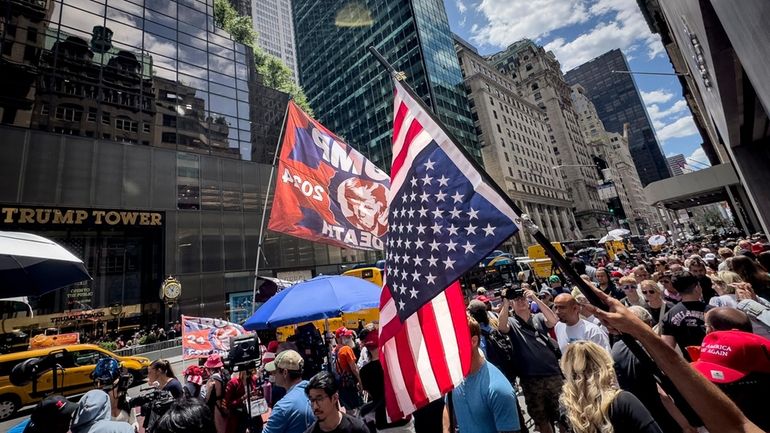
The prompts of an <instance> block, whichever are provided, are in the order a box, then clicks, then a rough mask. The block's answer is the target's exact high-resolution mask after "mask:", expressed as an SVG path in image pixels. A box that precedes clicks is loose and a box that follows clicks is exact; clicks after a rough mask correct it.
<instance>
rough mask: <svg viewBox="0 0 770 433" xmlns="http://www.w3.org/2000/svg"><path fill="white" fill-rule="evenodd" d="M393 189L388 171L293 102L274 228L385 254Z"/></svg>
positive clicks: (281, 160) (275, 201) (283, 147)
mask: <svg viewBox="0 0 770 433" xmlns="http://www.w3.org/2000/svg"><path fill="white" fill-rule="evenodd" d="M389 188H390V180H389V178H388V175H387V174H386V173H385V172H383V171H382V170H380V169H379V168H377V166H375V165H374V164H372V163H371V162H369V160H368V159H366V158H364V156H363V155H361V154H360V153H358V152H357V151H356V150H355V149H353V148H352V147H350V146H348V145H347V144H345V142H343V141H342V140H340V139H339V137H337V136H336V135H334V134H333V133H332V132H331V131H329V130H328V129H326V128H325V127H324V126H323V125H321V124H320V123H318V122H316V121H315V120H313V119H312V118H310V116H308V115H307V114H305V112H303V111H302V110H301V109H300V108H299V107H298V106H297V105H296V104H295V103H294V101H290V102H289V108H288V113H287V119H286V132H285V133H284V136H283V143H282V145H281V153H280V158H279V162H278V177H277V179H276V187H275V196H274V198H273V207H272V209H271V211H270V222H269V223H268V226H267V228H268V229H269V230H273V231H276V232H280V233H286V234H289V235H292V236H296V237H298V238H302V239H308V240H311V241H317V242H323V243H327V244H332V245H337V246H340V247H345V248H355V249H362V250H382V249H383V240H382V239H383V238H384V236H385V234H386V233H387V231H388V201H387V200H388V190H389Z"/></svg>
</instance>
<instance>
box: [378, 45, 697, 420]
mask: <svg viewBox="0 0 770 433" xmlns="http://www.w3.org/2000/svg"><path fill="white" fill-rule="evenodd" d="M369 52H370V53H372V55H374V57H375V58H376V59H377V61H379V62H380V64H381V65H382V66H383V67H384V68H385V69H387V71H388V73H389V74H390V75H391V77H393V79H395V80H397V81H401V82H402V84H403V86H404V90H406V92H407V93H409V95H410V96H411V97H412V98H413V99H414V101H415V102H416V103H417V104H419V105H420V107H421V108H422V109H423V110H424V111H425V112H426V113H428V114H429V115H430V116H431V117H433V119H434V120H435V122H436V124H437V125H438V127H439V128H441V130H442V131H443V132H444V133H445V134H446V135H447V137H449V139H450V140H452V142H454V143H460V141H459V140H457V139H456V138H455V136H454V134H452V133H451V131H449V130H447V128H446V127H445V126H444V124H443V123H442V122H441V121H440V120H438V119H436V116H435V114H434V113H433V110H432V109H431V108H430V107H428V106H427V105H426V104H425V102H423V100H422V98H420V97H419V96H418V95H417V94H416V93H415V92H414V90H413V89H412V88H411V87H410V86H409V84H407V83H406V81H405V78H406V75H405V74H404V73H403V72H398V71H396V69H395V68H394V67H393V65H391V64H390V63H389V62H388V61H387V60H386V59H385V57H383V56H382V54H380V53H379V51H377V49H376V48H375V47H374V46H370V47H369ZM457 149H458V150H459V151H460V152H462V154H463V156H465V158H466V159H467V160H468V162H469V163H470V164H471V165H472V166H473V167H474V168H475V169H476V171H477V172H478V173H479V175H480V176H481V178H482V180H483V181H484V183H486V184H487V185H489V186H490V187H491V188H492V189H493V190H494V191H495V192H496V193H497V194H498V195H499V196H500V197H501V198H502V199H503V200H504V201H505V203H506V204H507V205H508V206H509V207H510V208H511V209H513V211H514V213H516V215H518V216H519V218H520V221H517V224H518V225H519V226H520V227H522V228H524V229H526V230H527V231H528V232H529V234H530V235H531V236H532V237H533V238H534V239H535V240H536V241H537V243H538V244H540V246H542V247H543V249H544V250H545V252H546V253H547V254H548V256H550V257H551V260H552V261H553V262H554V263H556V265H557V266H558V267H559V268H561V270H562V272H564V273H565V274H566V275H567V276H568V277H569V278H570V279H571V280H572V282H573V284H575V285H576V286H577V287H578V289H579V290H580V292H581V293H582V294H583V295H584V296H585V297H586V299H588V301H589V302H590V303H591V304H592V305H594V306H596V307H597V308H601V309H602V310H605V311H606V310H607V309H608V307H607V305H606V304H604V302H603V301H602V300H601V298H599V296H598V295H597V294H596V293H595V292H594V290H593V289H592V288H591V287H589V285H588V283H587V282H586V281H584V280H583V279H582V278H580V275H578V273H577V271H575V269H574V268H573V267H572V265H571V264H570V263H569V262H568V261H567V259H566V258H565V257H564V256H562V255H561V253H559V251H558V250H557V249H556V248H555V247H554V246H553V245H552V244H551V242H550V241H549V240H548V239H547V238H546V237H545V235H544V234H543V233H542V232H541V231H540V228H539V227H538V226H537V225H536V224H535V223H534V222H533V221H532V220H531V219H530V217H529V215H527V214H525V213H523V212H522V211H521V209H520V208H519V207H518V206H517V205H516V203H515V202H514V201H513V200H512V199H511V198H510V197H509V196H508V194H507V193H506V192H505V191H503V189H502V188H500V186H499V185H498V184H497V182H495V181H494V180H493V179H492V178H491V177H490V176H489V174H488V173H487V172H486V171H485V170H484V169H483V168H482V167H481V166H480V165H479V164H478V163H477V162H476V160H475V159H474V158H473V156H472V155H470V154H469V153H468V151H467V150H466V149H465V148H464V147H463V146H462V145H457ZM620 337H621V339H622V340H623V342H624V343H625V344H626V346H627V347H628V349H629V350H630V351H631V352H632V353H633V354H634V356H636V357H637V359H639V361H640V362H641V363H642V364H644V365H645V367H648V368H650V369H651V371H653V372H654V374H655V376H657V377H658V379H659V380H660V382H661V385H662V386H663V387H664V389H665V390H666V391H667V392H668V393H669V395H671V396H672V397H675V398H674V400H675V401H676V403H677V404H678V405H681V407H682V408H683V409H687V410H689V411H690V413H692V414H694V411H692V409H691V408H690V406H689V404H688V403H687V402H686V401H685V400H684V398H682V397H681V394H680V393H679V390H678V389H677V388H676V387H675V386H674V384H673V383H672V382H671V381H670V379H669V378H668V377H667V376H666V375H665V374H663V372H662V371H661V370H660V368H658V366H657V365H656V364H655V362H654V361H653V360H652V358H650V356H649V354H647V352H646V351H645V350H644V349H643V348H642V347H641V345H640V344H639V342H637V341H636V340H635V339H634V338H633V337H631V336H630V335H628V334H620Z"/></svg>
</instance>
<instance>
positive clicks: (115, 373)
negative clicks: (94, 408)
mask: <svg viewBox="0 0 770 433" xmlns="http://www.w3.org/2000/svg"><path fill="white" fill-rule="evenodd" d="M121 373H122V371H121V367H120V364H119V363H118V361H117V360H115V359H113V358H102V359H100V360H99V362H97V363H96V367H95V368H94V371H93V372H92V373H91V378H92V379H93V380H94V383H95V384H96V387H97V388H98V389H101V390H103V391H104V392H106V393H107V395H109V397H110V408H111V412H110V415H111V419H112V420H113V421H124V422H127V423H129V424H131V425H132V426H133V427H134V429H135V430H138V429H139V424H138V423H137V421H136V415H135V414H134V411H133V410H131V406H130V405H129V404H128V381H129V379H130V378H131V376H130V375H128V373H125V374H121Z"/></svg>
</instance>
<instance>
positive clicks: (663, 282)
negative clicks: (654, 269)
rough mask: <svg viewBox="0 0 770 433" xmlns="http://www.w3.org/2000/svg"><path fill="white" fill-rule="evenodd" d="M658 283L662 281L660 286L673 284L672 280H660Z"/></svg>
mask: <svg viewBox="0 0 770 433" xmlns="http://www.w3.org/2000/svg"><path fill="white" fill-rule="evenodd" d="M658 281H660V284H671V280H664V279H660V280H658Z"/></svg>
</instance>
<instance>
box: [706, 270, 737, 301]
mask: <svg viewBox="0 0 770 433" xmlns="http://www.w3.org/2000/svg"><path fill="white" fill-rule="evenodd" d="M709 278H711V282H712V283H713V284H714V285H713V287H714V290H715V291H716V292H717V295H718V296H714V297H712V298H711V299H710V300H709V305H713V306H715V307H731V308H738V297H737V296H736V295H735V287H733V284H734V283H740V282H742V281H743V280H741V277H740V276H739V275H738V274H736V273H735V272H731V271H719V272H718V273H717V275H711V276H709Z"/></svg>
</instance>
